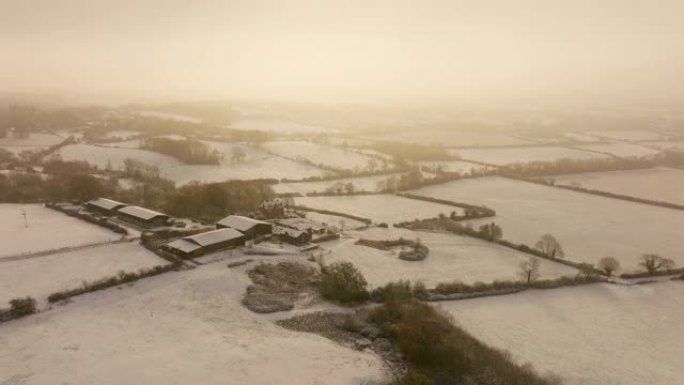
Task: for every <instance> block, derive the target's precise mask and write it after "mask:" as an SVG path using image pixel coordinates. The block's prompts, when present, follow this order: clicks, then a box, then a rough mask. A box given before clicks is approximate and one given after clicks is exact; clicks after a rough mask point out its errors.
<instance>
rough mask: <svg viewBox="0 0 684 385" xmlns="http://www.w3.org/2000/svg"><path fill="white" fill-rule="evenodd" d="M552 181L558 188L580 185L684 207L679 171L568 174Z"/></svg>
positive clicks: (683, 176)
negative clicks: (560, 186) (559, 186)
mask: <svg viewBox="0 0 684 385" xmlns="http://www.w3.org/2000/svg"><path fill="white" fill-rule="evenodd" d="M553 179H554V180H555V181H556V184H559V185H571V184H573V183H579V184H580V185H581V186H582V187H584V188H588V189H592V190H599V191H606V192H610V193H614V194H621V195H628V196H633V197H637V198H643V199H650V200H655V201H663V202H670V203H675V204H680V205H684V170H683V169H679V168H668V167H655V168H649V169H643V170H626V171H607V172H589V173H583V174H566V175H558V176H554V177H553Z"/></svg>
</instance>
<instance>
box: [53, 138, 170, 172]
mask: <svg viewBox="0 0 684 385" xmlns="http://www.w3.org/2000/svg"><path fill="white" fill-rule="evenodd" d="M55 154H58V155H59V156H61V157H62V159H64V160H84V161H86V162H88V163H90V164H93V165H95V166H97V167H99V168H101V169H106V168H107V167H111V168H112V169H113V170H120V169H123V164H124V160H126V159H127V158H132V159H135V160H139V161H141V162H144V163H147V164H151V165H154V166H158V167H159V168H165V167H171V166H175V165H180V164H181V162H180V161H179V160H177V159H175V158H173V157H170V156H167V155H162V154H159V153H156V152H152V151H147V150H139V149H134V148H113V147H105V146H93V145H90V144H70V145H68V146H64V147H62V148H60V149H59V150H58V151H57V152H56V153H55Z"/></svg>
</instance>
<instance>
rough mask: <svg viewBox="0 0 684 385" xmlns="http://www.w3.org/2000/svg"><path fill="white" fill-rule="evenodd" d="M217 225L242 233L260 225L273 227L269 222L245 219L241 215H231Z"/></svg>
mask: <svg viewBox="0 0 684 385" xmlns="http://www.w3.org/2000/svg"><path fill="white" fill-rule="evenodd" d="M217 224H219V225H221V226H225V227H231V228H233V229H236V230H240V231H248V230H250V229H251V228H253V227H254V226H256V225H260V224H266V225H269V226H270V225H271V224H270V223H268V222H264V221H260V220H258V219H253V218H248V217H243V216H240V215H229V216H227V217H225V218H223V219H221V220H220V221H218V222H217Z"/></svg>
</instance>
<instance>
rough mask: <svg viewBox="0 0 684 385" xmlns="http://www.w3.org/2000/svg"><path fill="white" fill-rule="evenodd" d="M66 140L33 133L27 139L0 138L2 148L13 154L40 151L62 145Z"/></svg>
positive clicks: (51, 135)
mask: <svg viewBox="0 0 684 385" xmlns="http://www.w3.org/2000/svg"><path fill="white" fill-rule="evenodd" d="M63 140H64V139H62V138H60V137H59V136H57V135H53V134H40V133H31V134H29V135H28V137H26V138H15V137H5V138H0V148H2V149H5V150H7V151H9V152H11V153H13V154H19V153H20V152H22V151H39V150H43V149H46V148H48V147H50V146H54V145H55V144H58V143H61V142H62V141H63Z"/></svg>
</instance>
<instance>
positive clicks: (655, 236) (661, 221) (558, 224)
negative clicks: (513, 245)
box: [413, 177, 684, 271]
mask: <svg viewBox="0 0 684 385" xmlns="http://www.w3.org/2000/svg"><path fill="white" fill-rule="evenodd" d="M413 193H414V194H418V195H424V196H428V197H434V198H441V199H449V200H454V201H461V202H467V203H470V204H476V205H485V206H487V207H490V208H492V209H494V210H496V217H494V218H486V219H482V220H476V221H471V222H472V223H473V225H479V224H481V223H486V222H492V221H494V222H496V223H497V224H499V225H500V226H501V227H502V228H503V234H504V238H505V239H508V240H510V241H514V242H521V243H525V244H527V245H530V246H534V244H535V243H536V242H537V240H539V238H540V237H541V236H542V235H543V234H546V233H550V234H553V235H554V236H555V237H556V238H557V239H558V240H559V241H560V243H561V245H562V246H563V248H564V250H565V253H566V256H567V258H569V259H571V260H575V261H583V262H589V263H596V262H597V261H598V260H599V259H600V258H601V257H604V256H607V255H611V256H614V257H615V258H617V259H618V260H619V261H620V263H621V265H622V268H623V269H624V270H626V271H635V270H640V269H641V268H639V267H638V266H637V264H638V263H639V257H640V256H641V255H642V254H644V253H657V254H661V255H663V256H665V257H669V258H672V259H674V260H675V262H677V265H679V266H684V251H683V250H684V249H682V243H681V229H683V228H684V212H683V211H679V210H673V209H667V208H662V207H656V206H650V205H645V204H641V203H634V202H628V201H623V200H618V199H612V198H605V197H601V196H596V195H590V194H585V193H580V192H574V191H570V190H565V189H560V188H555V187H549V186H543V185H538V184H534V183H527V182H521V181H516V180H511V179H506V178H500V177H486V178H477V179H466V180H460V181H456V182H450V183H445V184H441V185H435V186H429V187H425V188H423V189H419V190H415V191H413Z"/></svg>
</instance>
